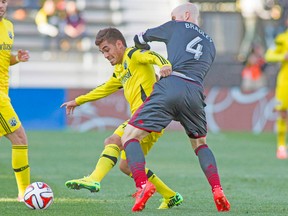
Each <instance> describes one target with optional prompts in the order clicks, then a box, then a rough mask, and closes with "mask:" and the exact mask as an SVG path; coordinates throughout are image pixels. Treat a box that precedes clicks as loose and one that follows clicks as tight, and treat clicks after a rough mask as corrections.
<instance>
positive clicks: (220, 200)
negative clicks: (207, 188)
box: [212, 187, 230, 212]
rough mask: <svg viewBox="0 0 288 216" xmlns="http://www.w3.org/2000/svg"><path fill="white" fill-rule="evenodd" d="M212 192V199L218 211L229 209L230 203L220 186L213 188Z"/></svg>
mask: <svg viewBox="0 0 288 216" xmlns="http://www.w3.org/2000/svg"><path fill="white" fill-rule="evenodd" d="M212 193H213V196H214V201H215V205H216V207H217V210H218V211H219V212H222V211H229V210H230V203H229V201H228V200H227V198H226V196H225V194H224V192H223V190H222V188H221V187H216V188H213V190H212Z"/></svg>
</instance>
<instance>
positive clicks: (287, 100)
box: [265, 19, 288, 159]
mask: <svg viewBox="0 0 288 216" xmlns="http://www.w3.org/2000/svg"><path fill="white" fill-rule="evenodd" d="M286 23H287V26H288V19H287V20H286ZM275 45H276V46H275V48H274V49H268V50H267V52H266V55H265V58H266V60H267V61H268V62H280V63H281V68H280V71H279V73H278V75H277V83H276V89H275V98H276V103H277V104H276V106H275V109H276V110H277V112H278V118H277V122H276V124H277V152H276V156H277V158H279V159H287V147H286V134H287V124H288V115H287V111H288V30H286V31H285V32H283V33H281V34H279V35H278V36H277V37H276V39H275Z"/></svg>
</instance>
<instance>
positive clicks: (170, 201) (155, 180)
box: [119, 151, 183, 209]
mask: <svg viewBox="0 0 288 216" xmlns="http://www.w3.org/2000/svg"><path fill="white" fill-rule="evenodd" d="M145 155H146V154H145ZM119 168H120V170H121V171H122V172H123V173H125V174H126V175H128V176H130V177H132V173H131V171H130V169H129V167H128V164H127V161H126V155H125V152H124V151H122V153H121V160H120V163H119ZM145 172H146V175H147V178H148V181H149V182H151V183H152V184H153V185H155V187H156V190H157V192H158V193H159V194H161V196H162V197H163V199H162V202H161V205H160V206H159V209H168V208H172V207H174V206H178V205H180V204H181V203H182V202H183V197H182V196H181V194H179V193H177V192H175V191H173V190H172V189H171V188H169V187H168V185H166V184H165V183H164V182H163V181H162V180H161V179H160V178H159V177H158V176H157V175H156V174H155V173H153V172H152V171H151V170H150V169H149V168H146V169H145ZM136 193H137V192H136ZM136 193H135V194H134V195H133V197H135V196H136Z"/></svg>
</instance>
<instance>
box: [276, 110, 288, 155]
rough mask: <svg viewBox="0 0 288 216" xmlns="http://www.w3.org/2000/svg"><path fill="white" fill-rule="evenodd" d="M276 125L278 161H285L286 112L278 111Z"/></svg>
mask: <svg viewBox="0 0 288 216" xmlns="http://www.w3.org/2000/svg"><path fill="white" fill-rule="evenodd" d="M276 124H277V133H276V136H277V153H276V156H277V158H278V159H287V149H286V133H287V110H279V111H278V118H277V120H276Z"/></svg>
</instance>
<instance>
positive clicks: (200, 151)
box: [195, 145, 221, 189]
mask: <svg viewBox="0 0 288 216" xmlns="http://www.w3.org/2000/svg"><path fill="white" fill-rule="evenodd" d="M195 154H196V155H197V156H198V159H199V163H200V166H201V168H202V170H203V172H204V173H205V175H206V178H207V180H208V182H209V184H210V185H211V187H212V189H213V188H215V187H221V184H220V177H219V175H218V170H217V165H216V161H215V158H214V155H213V153H212V151H211V150H210V149H209V147H208V145H201V146H199V147H198V148H197V149H195Z"/></svg>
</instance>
